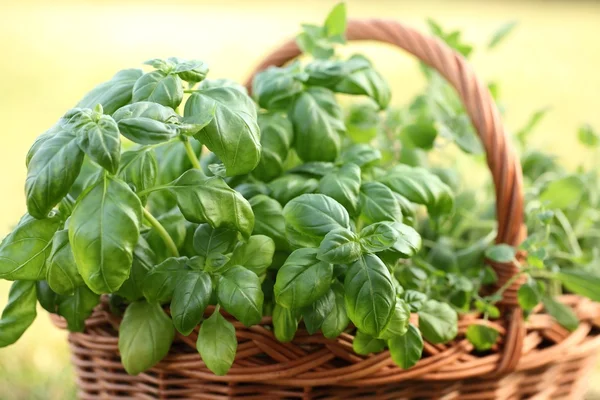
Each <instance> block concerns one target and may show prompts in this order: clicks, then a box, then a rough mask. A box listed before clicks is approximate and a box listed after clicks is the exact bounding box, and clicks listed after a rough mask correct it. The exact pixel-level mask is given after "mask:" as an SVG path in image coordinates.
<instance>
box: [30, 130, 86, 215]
mask: <svg viewBox="0 0 600 400" xmlns="http://www.w3.org/2000/svg"><path fill="white" fill-rule="evenodd" d="M36 144H37V146H38V148H37V149H36V150H35V153H34V154H33V155H32V156H31V159H30V160H29V162H28V164H27V180H26V181H25V196H26V198H27V211H28V212H29V214H30V215H32V216H34V217H35V218H39V219H42V218H46V217H47V216H48V213H49V212H50V211H51V210H52V208H53V207H54V206H56V205H57V204H58V202H59V201H61V199H62V198H63V197H65V196H66V195H67V193H69V190H71V186H73V183H75V180H76V179H77V176H78V175H79V171H80V170H81V165H82V164H83V152H82V151H81V150H80V149H79V146H78V145H77V141H76V137H75V135H74V134H73V133H72V132H70V131H68V130H65V129H63V128H59V127H57V128H56V129H54V130H53V134H52V136H49V137H48V138H47V139H46V140H45V141H44V142H43V143H39V142H36ZM36 144H34V146H35V145H36Z"/></svg>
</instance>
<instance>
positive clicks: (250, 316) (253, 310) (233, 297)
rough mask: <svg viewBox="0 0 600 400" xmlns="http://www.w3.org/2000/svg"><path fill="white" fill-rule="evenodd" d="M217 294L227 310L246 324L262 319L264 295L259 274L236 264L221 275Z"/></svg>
mask: <svg viewBox="0 0 600 400" xmlns="http://www.w3.org/2000/svg"><path fill="white" fill-rule="evenodd" d="M217 295H218V296H219V303H220V304H221V305H222V306H223V307H224V308H225V310H226V311H227V312H228V313H230V314H231V315H233V316H234V317H235V318H236V319H237V320H238V321H240V322H241V323H243V324H244V325H246V326H251V325H255V324H258V323H259V322H260V320H261V319H262V309H263V301H264V295H263V292H262V290H261V286H260V281H259V279H258V276H256V274H255V273H254V272H252V271H250V270H247V269H245V268H244V267H241V266H239V265H235V266H233V267H231V268H229V269H228V270H226V271H225V272H223V274H222V275H221V276H220V277H219V286H218V292H217Z"/></svg>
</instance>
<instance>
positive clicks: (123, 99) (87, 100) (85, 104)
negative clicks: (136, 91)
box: [76, 69, 143, 115]
mask: <svg viewBox="0 0 600 400" xmlns="http://www.w3.org/2000/svg"><path fill="white" fill-rule="evenodd" d="M142 75H143V72H142V70H140V69H124V70H121V71H119V72H117V73H116V74H115V76H113V77H112V78H111V80H109V81H107V82H104V83H101V84H100V85H98V86H96V87H95V88H94V89H92V91H91V92H89V93H88V94H86V95H85V97H84V98H83V99H81V100H80V101H79V103H77V106H76V107H79V108H93V107H95V106H96V105H97V104H101V105H102V108H103V109H104V113H105V114H108V115H110V114H112V113H114V112H115V111H117V110H118V109H119V108H121V107H123V106H124V105H125V104H128V103H129V102H130V101H131V96H132V95H133V86H134V85H135V82H136V81H137V80H138V79H139V78H140V77H141V76H142Z"/></svg>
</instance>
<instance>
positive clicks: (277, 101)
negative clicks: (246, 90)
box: [252, 62, 308, 110]
mask: <svg viewBox="0 0 600 400" xmlns="http://www.w3.org/2000/svg"><path fill="white" fill-rule="evenodd" d="M307 77H308V76H307V75H306V73H304V72H302V67H301V65H300V63H299V62H294V63H292V64H290V65H288V66H286V67H275V66H271V67H269V68H267V69H265V70H264V71H261V72H259V73H258V74H256V76H255V77H254V81H253V82H252V97H254V100H256V102H257V103H258V105H259V106H261V107H262V108H265V109H267V110H287V109H288V107H289V105H290V103H291V102H292V101H293V99H294V98H295V97H296V96H297V95H298V94H300V93H301V92H302V91H303V90H304V81H306V79H307Z"/></svg>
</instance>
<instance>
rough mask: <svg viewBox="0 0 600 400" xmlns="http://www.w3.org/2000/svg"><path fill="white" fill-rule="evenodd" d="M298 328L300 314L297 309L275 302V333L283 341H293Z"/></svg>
mask: <svg viewBox="0 0 600 400" xmlns="http://www.w3.org/2000/svg"><path fill="white" fill-rule="evenodd" d="M297 330H298V316H297V315H296V311H295V310H292V309H290V308H285V307H283V306H281V305H279V304H275V308H274V309H273V333H274V334H275V337H276V338H277V340H279V341H280V342H282V343H286V342H291V341H292V340H293V339H294V336H296V331H297Z"/></svg>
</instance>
